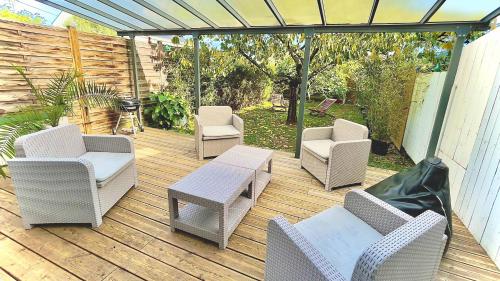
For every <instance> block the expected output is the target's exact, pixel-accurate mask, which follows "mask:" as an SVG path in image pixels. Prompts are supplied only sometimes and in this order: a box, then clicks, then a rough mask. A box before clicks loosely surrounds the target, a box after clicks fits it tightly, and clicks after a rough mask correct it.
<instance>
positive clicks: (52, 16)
mask: <svg viewBox="0 0 500 281" xmlns="http://www.w3.org/2000/svg"><path fill="white" fill-rule="evenodd" d="M4 5H8V6H10V7H12V8H13V9H14V11H16V12H20V11H23V10H25V11H28V12H31V13H33V14H39V15H40V16H41V17H42V18H44V19H45V21H46V22H44V23H45V24H47V25H52V23H53V22H54V21H55V20H56V19H57V17H59V15H60V14H61V11H60V10H58V9H55V8H52V7H50V6H47V5H45V4H42V3H40V2H37V1H35V0H0V6H4Z"/></svg>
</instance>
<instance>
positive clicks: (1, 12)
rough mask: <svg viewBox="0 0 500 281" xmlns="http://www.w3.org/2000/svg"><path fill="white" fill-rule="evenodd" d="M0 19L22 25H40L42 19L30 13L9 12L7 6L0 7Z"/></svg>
mask: <svg viewBox="0 0 500 281" xmlns="http://www.w3.org/2000/svg"><path fill="white" fill-rule="evenodd" d="M0 18H1V19H6V20H12V21H17V22H24V23H33V24H42V23H43V21H44V19H43V18H42V17H41V16H39V15H36V14H32V13H28V12H25V13H16V12H14V11H12V10H10V9H9V8H8V7H7V6H3V7H1V6H0Z"/></svg>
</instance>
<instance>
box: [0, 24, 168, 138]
mask: <svg viewBox="0 0 500 281" xmlns="http://www.w3.org/2000/svg"><path fill="white" fill-rule="evenodd" d="M71 32H72V31H71V29H65V28H54V27H43V26H39V25H30V24H23V23H16V22H11V21H4V20H0V114H4V113H9V112H13V111H16V110H17V107H18V106H21V105H25V104H32V103H33V102H34V98H33V96H32V95H31V94H30V91H29V87H28V85H27V84H26V82H25V81H24V80H23V79H22V78H21V77H20V76H19V74H17V72H16V71H15V70H14V69H13V67H12V66H13V65H17V66H22V67H25V68H26V70H27V74H28V76H29V77H31V78H33V80H34V82H35V84H36V85H40V86H41V87H42V88H43V87H44V86H46V85H47V83H48V81H49V79H50V77H51V75H53V74H54V73H57V72H59V71H64V70H69V69H79V68H80V66H79V64H81V71H82V72H83V74H84V77H85V79H90V80H94V81H96V82H98V83H106V84H107V85H109V86H113V87H115V88H116V90H117V91H118V93H119V94H120V95H121V96H124V97H128V96H134V95H135V93H134V85H133V79H132V65H131V61H132V60H131V51H130V42H129V39H125V38H121V37H114V36H102V35H96V34H90V33H76V32H75V31H74V30H73V35H72V36H70V34H71ZM75 37H76V40H74V39H75ZM72 47H73V49H72ZM154 47H155V46H154V45H153V44H149V43H147V42H141V41H136V48H137V62H138V72H139V89H140V94H141V96H142V97H144V96H146V95H147V94H148V93H149V92H150V91H153V90H156V89H158V88H159V87H160V85H161V82H162V81H161V76H160V73H158V72H157V71H155V70H154V62H153V59H152V57H153V50H154ZM78 53H79V54H80V55H79V56H78ZM75 56H76V57H75ZM78 57H79V58H80V61H78ZM83 115H84V114H82V112H80V110H76V112H75V114H74V115H73V116H71V117H70V122H71V123H75V124H79V125H80V126H82V129H83V127H84V126H88V128H89V131H90V132H92V133H109V132H110V129H111V126H112V125H113V124H114V122H115V121H116V116H117V114H116V113H115V112H112V111H109V110H105V109H94V110H91V111H90V112H89V114H88V118H87V119H85V120H84V118H83V117H82V116H83Z"/></svg>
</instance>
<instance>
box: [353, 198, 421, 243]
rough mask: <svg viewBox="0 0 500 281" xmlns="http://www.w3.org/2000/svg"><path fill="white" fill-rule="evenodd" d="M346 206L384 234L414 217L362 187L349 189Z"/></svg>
mask: <svg viewBox="0 0 500 281" xmlns="http://www.w3.org/2000/svg"><path fill="white" fill-rule="evenodd" d="M344 208H346V209H347V210H348V211H349V212H351V213H352V214H354V215H355V216H356V217H358V218H360V219H361V220H363V221H364V222H366V223H367V224H369V225H370V226H371V227H373V228H374V229H375V230H377V231H378V232H380V233H381V234H382V235H387V234H388V233H390V232H391V231H394V230H395V229H397V228H398V227H400V226H402V225H404V224H405V223H407V222H408V221H410V220H412V219H413V217H412V216H410V215H408V214H406V213H405V212H403V211H401V210H399V209H397V208H395V207H393V206H391V205H389V204H388V203H386V202H384V201H382V200H380V199H378V198H377V197H375V196H373V195H371V194H369V193H367V192H365V191H363V190H360V189H356V190H352V191H349V192H348V193H347V194H346V196H345V200H344Z"/></svg>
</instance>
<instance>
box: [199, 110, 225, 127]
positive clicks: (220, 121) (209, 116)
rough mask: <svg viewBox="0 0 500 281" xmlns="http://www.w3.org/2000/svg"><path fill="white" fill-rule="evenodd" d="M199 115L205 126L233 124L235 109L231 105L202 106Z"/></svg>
mask: <svg viewBox="0 0 500 281" xmlns="http://www.w3.org/2000/svg"><path fill="white" fill-rule="evenodd" d="M198 115H199V116H200V120H201V123H202V125H203V126H224V125H232V124H233V110H232V109H231V107H229V106H201V107H200V109H199V111H198Z"/></svg>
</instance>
